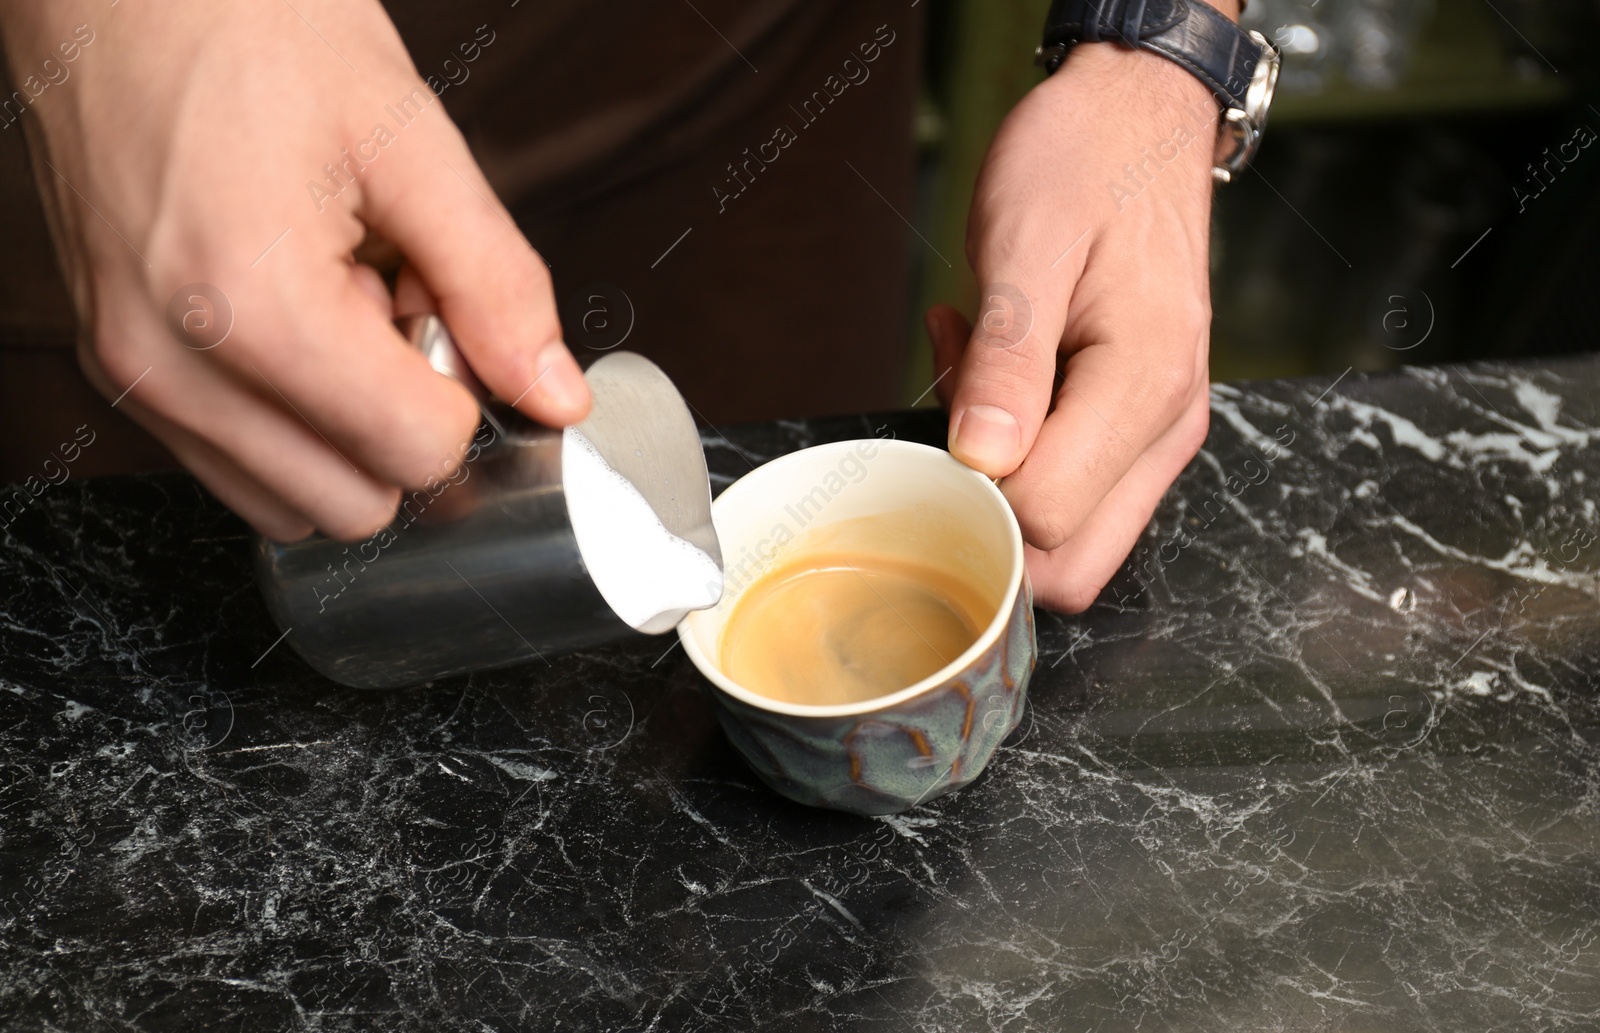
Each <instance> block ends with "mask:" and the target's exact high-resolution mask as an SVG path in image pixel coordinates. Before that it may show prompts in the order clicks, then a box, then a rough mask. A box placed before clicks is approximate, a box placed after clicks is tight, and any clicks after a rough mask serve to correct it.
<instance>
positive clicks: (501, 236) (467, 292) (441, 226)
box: [359, 111, 591, 427]
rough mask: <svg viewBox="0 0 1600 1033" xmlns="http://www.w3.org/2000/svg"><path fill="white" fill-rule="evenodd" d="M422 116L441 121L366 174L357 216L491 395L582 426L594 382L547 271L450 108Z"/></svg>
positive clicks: (541, 416) (547, 419)
mask: <svg viewBox="0 0 1600 1033" xmlns="http://www.w3.org/2000/svg"><path fill="white" fill-rule="evenodd" d="M422 117H423V118H424V119H431V118H436V119H438V120H441V121H440V123H437V124H434V125H430V126H429V127H428V128H429V130H430V132H428V133H427V134H426V135H425V136H423V135H421V134H419V138H418V139H416V140H415V141H412V140H409V139H407V140H403V141H402V147H401V148H397V150H400V151H401V153H398V154H395V155H394V156H393V157H392V158H388V157H387V156H386V158H385V159H384V160H380V161H378V162H377V163H376V164H375V165H374V167H373V168H372V169H371V171H370V172H369V173H367V175H368V176H369V179H368V180H367V182H366V183H365V184H364V190H363V194H362V198H361V210H360V212H359V215H360V216H361V218H362V219H363V220H364V221H365V222H366V223H367V224H368V225H369V226H371V227H372V228H373V229H374V230H376V231H377V232H379V233H380V234H382V235H383V236H385V237H387V238H388V239H389V240H390V241H392V242H393V243H394V244H395V245H396V246H397V247H399V248H400V250H401V252H402V253H404V255H405V257H406V261H407V263H408V265H409V266H410V267H411V269H412V270H413V271H414V273H415V276H416V278H417V279H419V280H420V281H421V286H422V287H423V288H424V289H425V292H426V294H427V295H431V297H432V298H433V299H434V300H436V301H437V303H438V312H439V315H440V316H442V317H443V318H444V321H445V324H446V325H447V326H449V327H450V333H451V336H452V337H454V338H455V339H456V342H457V343H458V344H459V345H460V346H461V350H462V352H463V354H464V355H465V356H466V359H467V361H468V362H469V363H470V364H471V366H472V370H473V372H474V373H476V374H477V376H478V379H480V380H482V381H483V383H484V385H485V386H487V387H488V388H489V390H491V391H493V392H494V393H495V395H497V396H498V397H500V398H502V399H504V400H506V401H508V402H514V403H516V406H517V408H518V409H519V410H521V411H522V412H523V413H524V414H526V415H527V416H529V417H532V418H534V419H537V420H539V421H541V422H543V423H546V424H549V425H552V426H557V427H562V426H567V425H570V424H573V423H576V422H578V421H579V420H581V419H583V418H584V416H586V415H587V414H588V412H589V405H590V401H591V398H590V395H589V386H588V384H587V383H586V382H585V381H584V379H583V372H582V371H581V370H580V369H579V368H578V364H577V362H576V361H575V360H574V359H573V357H572V353H571V352H570V351H568V349H567V346H566V344H565V343H564V342H563V340H562V336H561V323H560V319H559V317H558V316H557V313H556V303H555V295H554V293H553V291H552V285H551V280H550V273H549V269H548V267H547V266H546V265H545V263H544V260H543V259H542V258H540V257H539V254H538V252H536V251H534V249H533V247H532V246H531V245H530V244H529V243H528V241H527V239H526V238H525V237H523V235H522V233H521V232H520V231H519V230H518V229H517V228H516V226H515V224H513V223H512V221H511V217H510V215H509V214H508V213H507V212H506V210H505V207H504V206H503V205H501V204H500V202H499V201H498V200H497V199H496V198H495V196H494V190H493V188H491V187H490V186H489V183H488V180H486V179H485V178H484V176H483V173H482V172H481V171H479V169H478V165H477V163H476V162H475V161H474V160H473V158H472V155H471V153H470V152H469V151H468V150H467V147H466V143H465V142H464V141H463V140H462V138H461V134H460V133H459V132H457V131H456V128H455V126H453V125H451V124H449V123H448V121H446V120H445V116H444V114H443V112H438V113H437V114H435V112H432V111H429V112H425V113H424V114H423V116H422ZM419 128H421V127H420V126H419ZM411 144H414V146H411V147H409V148H407V147H406V146H405V145H411Z"/></svg>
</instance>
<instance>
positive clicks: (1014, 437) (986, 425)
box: [950, 404, 1022, 473]
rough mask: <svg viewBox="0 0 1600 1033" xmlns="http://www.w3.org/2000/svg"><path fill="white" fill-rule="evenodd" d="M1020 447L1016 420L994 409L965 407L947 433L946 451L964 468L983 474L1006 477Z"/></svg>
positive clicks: (989, 407)
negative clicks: (947, 446) (947, 444)
mask: <svg viewBox="0 0 1600 1033" xmlns="http://www.w3.org/2000/svg"><path fill="white" fill-rule="evenodd" d="M1021 443H1022V429H1021V427H1019V426H1018V424H1017V418H1016V417H1015V416H1013V415H1011V414H1010V413H1009V412H1006V411H1005V410H1004V409H1002V408H1000V407H999V406H998V405H981V404H980V405H969V406H967V407H966V408H965V409H963V410H962V412H961V415H960V416H958V417H957V418H956V425H955V428H954V429H953V430H952V431H951V432H950V451H951V452H953V453H955V457H956V458H957V459H959V460H961V461H962V462H963V463H966V464H967V465H968V466H970V467H973V468H975V469H978V470H982V471H984V472H985V473H990V472H999V473H1009V472H1010V470H1011V466H1012V457H1014V456H1015V455H1016V454H1017V446H1018V445H1019V444H1021Z"/></svg>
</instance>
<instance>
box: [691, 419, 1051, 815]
mask: <svg viewBox="0 0 1600 1033" xmlns="http://www.w3.org/2000/svg"><path fill="white" fill-rule="evenodd" d="M862 517H872V518H874V519H872V520H861V519H858V518H862ZM711 519H712V523H713V524H714V525H715V527H716V529H717V535H718V537H719V539H720V540H721V542H722V550H723V551H722V554H723V557H724V564H725V568H726V572H727V575H726V576H727V587H726V590H725V591H724V593H723V598H722V601H721V602H720V603H719V604H718V605H717V606H716V607H715V608H713V609H709V610H701V611H699V612H696V613H691V614H690V615H689V616H688V617H686V618H685V619H684V621H683V623H681V624H680V625H679V626H678V634H679V636H680V637H681V638H682V640H683V647H684V650H685V651H686V652H687V653H688V654H689V658H690V659H691V660H692V661H693V662H694V664H695V666H696V667H698V668H699V669H700V671H701V673H703V674H704V675H705V676H706V678H707V679H709V680H710V682H711V686H712V699H713V701H714V703H715V707H716V713H717V718H718V720H719V721H720V722H721V724H722V727H723V729H724V730H725V731H726V732H727V734H728V737H729V738H730V739H731V740H732V741H733V744H734V746H735V747H737V748H738V750H739V752H740V753H741V754H743V755H744V757H745V759H746V760H748V761H749V762H750V765H751V766H752V767H753V768H755V770H756V773H757V774H758V775H760V776H761V778H762V780H763V781H765V782H766V783H767V784H768V785H770V786H771V787H772V788H773V789H775V790H777V791H778V792H779V793H782V794H783V795H784V796H787V797H789V798H790V799H792V800H797V801H799V802H800V803H803V804H809V805H811V806H814V807H831V808H835V809H837V810H843V811H851V812H854V813H856V814H893V813H896V812H899V811H904V810H908V809H910V808H912V807H914V806H916V805H917V804H919V803H922V802H924V801H927V800H931V799H933V798H934V797H936V796H939V795H940V794H942V793H947V792H949V791H950V790H952V789H957V788H960V787H961V786H964V785H966V784H967V783H968V782H971V781H972V780H973V779H974V778H976V777H978V774H979V773H980V772H982V771H983V769H984V766H985V765H987V764H988V763H989V759H990V758H991V757H992V756H994V752H995V749H996V748H997V747H998V746H999V745H1000V742H1001V740H1002V739H1004V738H1005V737H1006V735H1007V734H1009V733H1010V732H1011V730H1012V729H1013V728H1015V727H1016V725H1017V721H1018V720H1019V719H1020V718H1021V716H1022V710H1023V701H1024V697H1025V694H1026V691H1027V686H1028V678H1029V676H1030V675H1031V674H1032V672H1033V666H1034V662H1035V660H1036V657H1037V648H1038V647H1037V644H1036V641H1035V637H1034V627H1033V594H1032V590H1031V588H1030V587H1029V585H1028V578H1027V575H1026V573H1025V572H1024V570H1023V554H1022V533H1021V531H1020V530H1019V528H1018V526H1017V520H1016V517H1015V516H1014V515H1013V514H1012V512H1011V507H1010V506H1009V505H1008V504H1007V502H1006V500H1005V497H1004V496H1003V495H1001V494H1000V491H999V489H998V488H996V487H995V486H994V484H993V483H992V482H991V481H990V480H989V479H988V478H986V477H984V476H983V475H982V474H979V473H977V472H976V471H974V470H972V469H970V468H968V467H966V466H964V465H962V464H961V463H959V462H957V461H956V460H955V459H953V458H952V457H951V456H950V455H949V454H948V453H946V452H943V451H940V450H939V449H936V448H929V447H928V446H926V445H918V444H913V443H911V442H906V441H894V440H876V439H870V440H862V441H841V442H835V443H833V444H828V445H819V446H817V447H815V448H808V449H804V450H802V451H799V452H795V453H792V454H790V455H786V456H783V457H781V458H779V459H776V460H774V461H772V462H770V463H767V464H766V465H765V466H762V467H760V468H758V469H756V470H755V471H753V472H751V473H750V474H749V475H747V476H745V477H743V478H741V479H740V480H739V481H738V482H736V483H735V484H733V485H732V486H731V487H729V488H728V489H727V490H726V491H724V492H723V493H722V495H721V496H719V497H718V498H717V500H716V501H715V502H714V503H713V504H712V507H711ZM864 526H866V527H870V528H874V529H875V530H872V531H871V533H870V535H869V537H870V539H871V540H865V539H862V540H856V539H859V538H861V536H862V534H863V533H864V532H863V531H862V528H863V527H864ZM885 528H888V529H889V530H890V533H887V534H885V533H884V532H883V529H885ZM819 547H828V548H840V547H843V548H853V549H857V550H861V551H866V550H871V551H872V552H873V553H876V554H887V555H890V556H898V557H899V558H903V559H912V560H916V561H920V562H923V563H928V564H931V565H933V566H935V567H936V568H937V569H940V570H942V571H945V572H947V573H949V574H952V575H955V576H957V577H959V578H961V579H962V580H963V581H965V582H966V583H967V584H969V585H971V586H973V587H974V588H976V589H978V590H979V593H980V594H981V596H982V598H983V599H984V602H985V606H986V607H987V611H986V612H987V614H988V622H987V624H985V625H984V627H983V632H982V634H980V635H979V636H978V639H977V641H976V642H974V643H973V644H972V646H971V647H970V648H969V649H967V650H966V651H965V652H964V653H962V654H961V655H960V656H958V657H955V658H954V659H953V660H952V661H951V662H950V663H949V664H947V665H946V666H945V667H943V668H941V669H940V670H938V671H936V672H934V673H933V674H931V675H929V676H928V677H926V678H924V679H923V680H922V681H919V682H917V683H916V684H914V685H909V686H896V685H886V686H884V695H882V696H878V697H874V698H872V699H868V700H864V701H861V702H855V703H845V704H830V705H821V704H802V703H791V702H784V701H780V700H775V699H771V698H768V697H766V696H762V695H759V694H758V693H755V692H752V691H751V690H749V689H747V688H745V687H743V686H741V685H739V684H738V683H736V682H734V681H733V680H732V679H731V678H729V677H728V676H727V675H726V674H725V673H723V670H722V666H721V662H720V655H721V651H722V635H723V630H724V628H725V626H726V624H727V621H728V617H729V615H730V614H731V613H732V612H733V609H734V607H736V606H737V605H738V604H739V600H740V598H741V596H742V595H743V593H744V592H745V590H746V589H748V588H749V587H750V586H751V585H752V584H754V583H755V582H757V581H758V580H759V579H760V577H761V575H762V574H763V573H765V572H766V571H769V570H772V569H775V568H777V567H778V566H779V565H784V566H787V565H788V564H789V563H791V562H800V563H803V560H804V556H805V552H806V550H814V549H817V548H819Z"/></svg>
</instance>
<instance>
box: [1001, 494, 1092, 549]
mask: <svg viewBox="0 0 1600 1033" xmlns="http://www.w3.org/2000/svg"><path fill="white" fill-rule="evenodd" d="M1021 488H1022V490H1021V491H1020V492H1016V494H1017V495H1018V497H1019V498H1022V499H1025V500H1026V501H1025V502H1024V503H1023V504H1021V505H1014V506H1013V508H1014V509H1015V510H1016V513H1017V523H1018V524H1020V525H1021V526H1022V536H1023V538H1024V539H1026V540H1027V542H1028V544H1029V545H1032V546H1033V547H1034V548H1036V549H1043V550H1045V551H1046V552H1049V551H1050V550H1052V549H1058V548H1060V547H1061V546H1062V545H1065V544H1066V543H1067V540H1068V539H1069V538H1071V537H1072V534H1073V532H1074V531H1076V530H1077V529H1078V522H1077V518H1076V516H1075V515H1074V514H1073V512H1072V511H1071V509H1070V507H1069V500H1068V498H1067V495H1066V492H1065V491H1064V490H1063V489H1062V488H1060V487H1058V486H1056V485H1051V484H1028V485H1024V486H1021ZM1007 494H1008V496H1009V495H1011V494H1012V493H1011V492H1008V493H1007Z"/></svg>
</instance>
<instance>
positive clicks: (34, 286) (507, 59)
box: [0, 0, 920, 480]
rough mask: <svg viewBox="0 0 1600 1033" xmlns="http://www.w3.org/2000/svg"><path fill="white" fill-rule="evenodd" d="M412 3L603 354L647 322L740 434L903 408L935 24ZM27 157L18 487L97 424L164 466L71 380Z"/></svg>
mask: <svg viewBox="0 0 1600 1033" xmlns="http://www.w3.org/2000/svg"><path fill="white" fill-rule="evenodd" d="M386 6H387V7H388V9H389V12H390V14H391V16H392V17H393V18H394V20H395V23H396V25H397V26H398V27H399V29H400V32H401V34H402V36H403V37H404V38H405V40H406V44H407V46H408V47H409V49H410V51H411V54H412V58H413V60H414V62H415V63H416V65H417V69H418V71H419V72H420V73H421V74H422V76H423V77H424V79H426V80H427V81H428V82H429V83H430V85H432V86H433V87H434V89H435V90H436V91H437V92H438V93H439V96H440V99H441V100H442V101H443V102H444V104H445V107H446V109H447V110H448V111H449V112H450V114H451V116H452V117H453V118H454V119H455V120H456V121H457V123H458V124H459V125H460V126H461V127H462V130H463V132H464V133H465V135H466V137H467V140H468V142H469V143H470V144H471V146H472V148H473V151H474V153H475V154H476V156H477V158H478V160H479V162H480V163H481V164H482V165H483V168H484V170H485V172H486V173H487V175H488V177H489V179H490V181H491V182H492V183H493V184H494V186H495V188H496V190H497V191H498V192H499V194H500V196H501V197H502V198H503V199H504V200H505V201H506V203H507V205H508V206H509V207H510V208H511V209H512V211H513V213H514V215H515V216H516V218H517V221H518V223H519V225H520V226H521V227H522V229H523V231H524V232H525V233H526V234H527V235H528V237H529V239H530V240H531V241H532V243H533V244H534V246H535V247H537V248H538V249H539V251H540V253H541V254H542V255H543V256H544V257H545V259H546V260H547V261H548V262H549V263H550V266H551V271H552V275H553V277H554V279H555V285H556V293H557V298H558V301H559V302H560V303H561V305H562V313H563V325H564V326H565V328H566V334H567V338H568V342H569V343H570V344H571V345H572V347H573V350H574V351H575V352H577V353H578V354H579V357H580V359H582V358H583V357H584V355H585V354H588V355H591V356H592V355H595V354H598V353H599V352H600V351H602V350H605V349H609V348H610V347H614V346H615V345H616V344H617V338H618V337H619V336H620V328H621V327H623V326H624V325H626V326H627V327H630V328H631V329H629V330H628V332H627V338H626V340H625V341H624V342H623V345H622V346H623V347H626V348H629V349H632V350H637V351H640V352H642V353H644V354H646V355H648V356H650V357H651V358H653V359H655V360H656V361H657V362H658V363H660V364H661V365H662V366H663V368H665V369H666V371H667V372H668V374H669V375H671V376H672V377H673V379H674V381H675V382H676V383H677V384H678V386H679V388H680V390H682V391H683V393H684V395H685V397H686V398H687V399H688V400H689V401H690V403H691V405H693V406H694V408H695V409H696V410H697V411H698V412H700V413H701V414H702V415H703V417H704V418H707V419H710V420H713V421H717V422H721V421H735V420H746V419H756V418H769V417H778V416H802V415H817V414H823V413H837V412H849V411H861V410H866V409H877V408H887V407H892V406H894V405H895V404H896V403H897V402H898V400H899V397H900V390H901V386H902V385H901V376H902V368H903V362H904V359H905V339H906V336H907V335H906V328H907V326H908V325H910V320H909V313H908V311H907V300H908V290H909V271H910V268H911V259H912V251H911V248H910V242H911V241H912V240H913V239H914V238H912V237H911V234H910V231H909V229H908V228H907V225H906V223H905V222H904V221H903V219H904V218H910V217H911V216H912V207H913V199H912V184H913V157H914V155H913V148H912V138H911V123H912V113H913V109H914V102H915V95H916V83H917V77H916V71H917V68H918V61H919V58H920V54H919V46H920V31H919V28H920V27H919V22H918V14H919V11H918V10H917V9H916V8H911V7H909V6H907V5H905V4H903V3H892V4H891V3H879V2H845V0H760V2H745V3H741V2H737V0H695V2H694V3H693V4H692V5H691V4H690V3H688V2H686V0H654V2H644V0H627V2H613V3H596V2H580V0H521V2H519V3H518V4H517V5H516V6H514V7H513V6H510V5H508V4H507V3H505V2H504V0H495V2H488V0H465V2H453V3H444V2H433V3H422V2H415V0H391V2H389V3H388V4H387V5H386ZM96 56H97V55H95V54H94V53H93V52H92V51H86V52H85V54H84V55H83V57H82V58H81V59H83V60H92V59H94V58H95V57H96ZM28 117H32V116H31V115H29V114H24V115H23V116H22V119H26V118H28ZM0 121H3V120H0ZM22 143H23V141H22V125H21V121H20V120H19V121H18V122H17V123H15V124H11V125H9V126H7V127H6V128H0V242H3V247H0V480H6V479H10V478H11V477H14V476H17V474H16V472H15V471H17V470H19V469H20V470H26V469H29V468H31V466H32V465H35V464H34V462H33V461H34V459H35V455H34V453H36V452H37V453H39V454H44V452H45V451H47V450H48V448H49V447H50V443H52V442H53V441H54V438H56V437H60V436H61V435H62V434H68V435H69V436H70V430H71V428H73V427H75V426H77V425H79V424H82V423H84V422H86V421H87V422H90V423H91V425H93V426H96V427H103V428H106V431H107V433H105V434H103V436H102V438H101V440H100V441H97V443H96V448H95V449H94V450H90V451H91V452H93V451H98V452H99V457H97V463H98V464H100V465H95V464H89V465H88V466H86V467H85V470H86V471H87V472H94V471H96V470H99V469H127V468H139V467H142V466H149V465H151V464H152V463H155V462H158V461H159V457H160V452H159V449H158V448H156V447H155V446H153V443H151V442H149V441H148V440H147V439H144V438H143V436H142V435H141V434H139V433H137V432H136V431H135V430H133V429H131V425H128V424H126V421H122V420H121V418H120V414H118V413H114V412H113V411H111V410H110V409H109V407H108V406H107V404H106V403H105V402H104V401H103V400H101V399H99V397H98V396H96V395H94V394H93V393H92V391H91V390H90V389H89V388H88V386H87V384H85V383H84V382H82V380H81V377H79V376H78V375H76V373H75V371H74V368H73V366H72V363H71V361H70V358H69V355H70V352H69V350H68V349H69V348H70V345H71V343H72V342H73V340H74V336H75V330H74V321H73V316H72V312H71V307H70V304H69V302H68V298H67V295H66V292H65V289H64V287H63V286H62V284H61V281H60V277H59V274H58V273H57V271H56V266H55V264H54V261H53V258H52V256H51V252H50V245H49V238H48V234H47V232H46V229H45V225H44V221H43V218H42V214H41V212H40V210H39V207H38V200H37V196H36V194H35V193H34V191H33V188H32V185H31V182H30V179H29V176H28V164H27V160H26V153H25V151H24V149H23V146H22ZM586 317H588V318H586ZM41 435H42V436H41ZM107 439H109V440H110V442H111V444H110V445H109V446H107V447H102V444H103V443H104V442H105V441H107ZM119 442H120V444H119ZM119 456H122V458H120V459H119ZM87 458H88V455H87V453H86V459H87Z"/></svg>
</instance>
